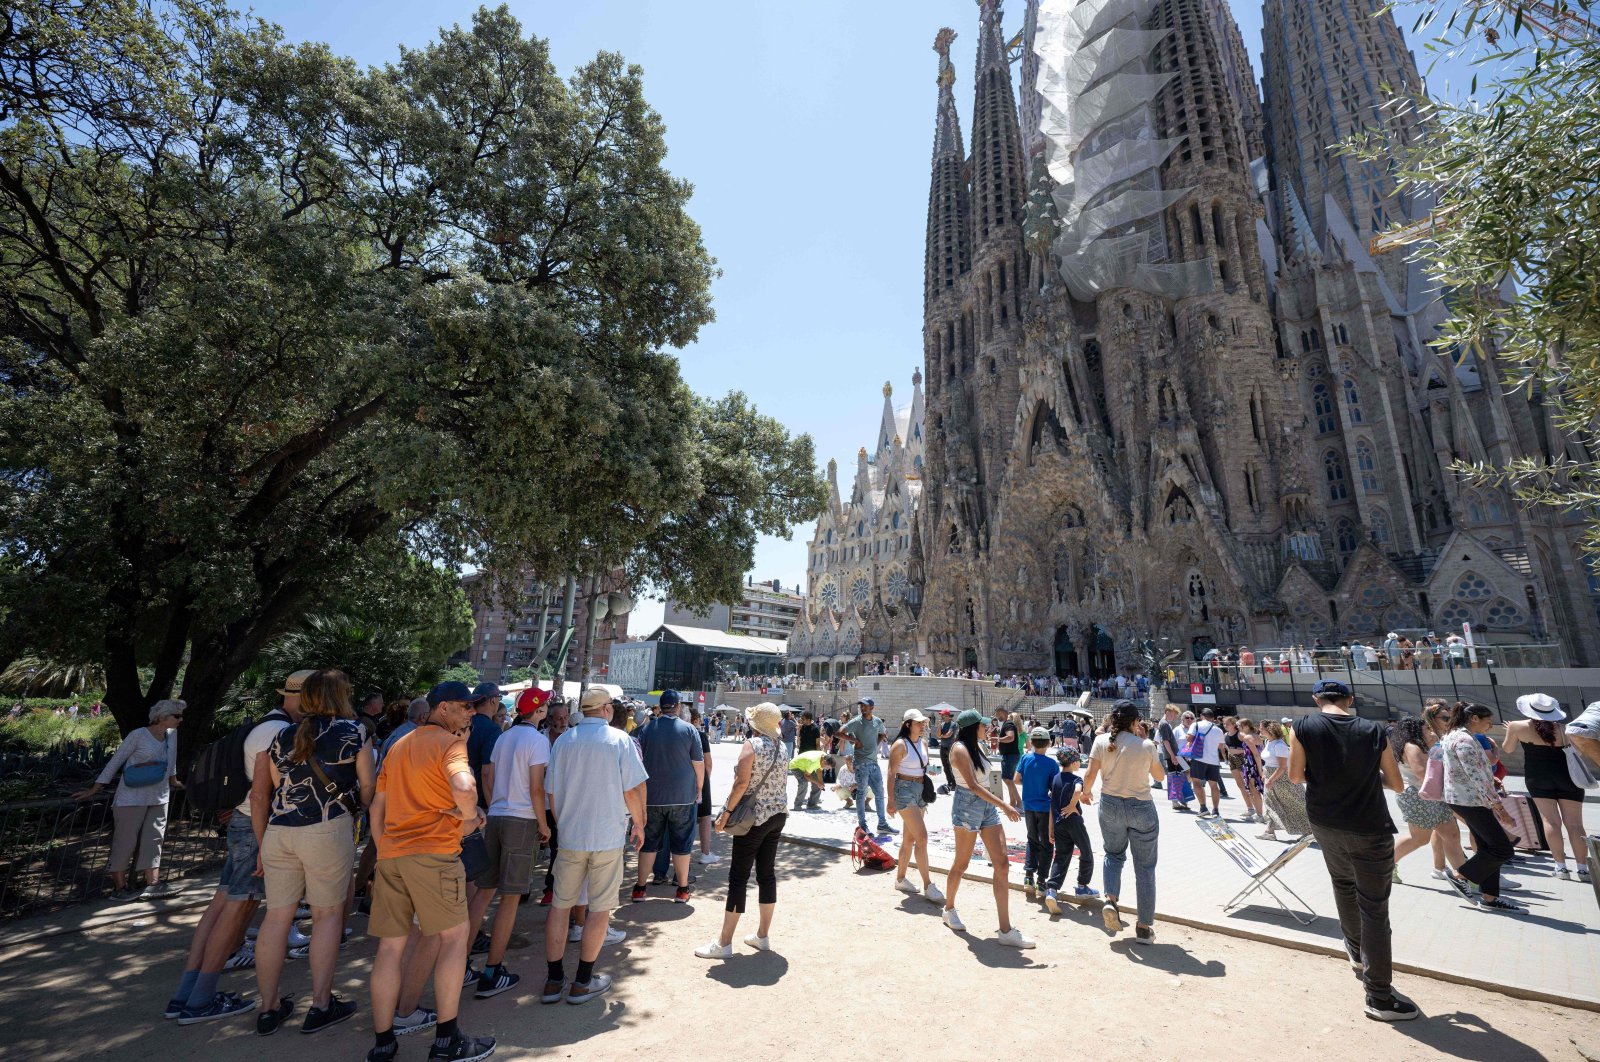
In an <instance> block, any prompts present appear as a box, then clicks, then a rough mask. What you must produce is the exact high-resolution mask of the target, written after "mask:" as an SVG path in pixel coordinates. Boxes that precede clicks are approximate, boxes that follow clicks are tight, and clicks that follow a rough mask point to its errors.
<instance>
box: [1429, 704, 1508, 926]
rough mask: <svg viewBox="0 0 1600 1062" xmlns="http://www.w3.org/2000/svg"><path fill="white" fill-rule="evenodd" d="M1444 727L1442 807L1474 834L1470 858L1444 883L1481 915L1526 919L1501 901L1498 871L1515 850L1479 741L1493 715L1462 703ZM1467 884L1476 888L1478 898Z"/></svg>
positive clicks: (1447, 715) (1449, 714) (1446, 716)
mask: <svg viewBox="0 0 1600 1062" xmlns="http://www.w3.org/2000/svg"><path fill="white" fill-rule="evenodd" d="M1440 721H1441V722H1443V723H1444V724H1445V725H1446V726H1447V727H1448V728H1449V729H1448V730H1447V731H1446V732H1445V735H1444V739H1443V741H1442V742H1440V744H1441V745H1442V746H1443V752H1444V802H1445V803H1446V804H1448V805H1450V810H1451V811H1453V812H1455V813H1456V817H1457V818H1459V819H1460V820H1461V821H1462V822H1464V823H1466V824H1467V829H1469V830H1471V831H1472V847H1473V854H1472V858H1471V859H1469V860H1467V861H1466V862H1465V863H1462V864H1461V866H1460V867H1459V868H1458V873H1456V874H1451V875H1450V876H1449V878H1448V879H1446V880H1448V881H1449V882H1450V885H1451V887H1452V888H1454V889H1455V890H1456V892H1457V893H1459V894H1460V895H1461V898H1462V899H1464V900H1466V901H1467V902H1468V903H1470V904H1472V905H1473V906H1475V907H1477V908H1478V909H1480V910H1484V911H1498V912H1500V913H1502V914H1523V913H1524V909H1523V907H1522V905H1521V904H1516V903H1512V902H1511V901H1510V900H1507V899H1505V898H1504V897H1503V896H1501V895H1500V868H1501V867H1502V866H1503V865H1505V862H1506V860H1508V859H1510V858H1511V855H1512V852H1513V849H1512V847H1511V839H1510V838H1509V837H1507V836H1506V831H1505V828H1504V827H1502V826H1501V825H1500V820H1499V819H1498V818H1497V817H1496V816H1495V811H1496V809H1498V808H1499V807H1500V794H1499V793H1498V792H1497V791H1496V790H1495V787H1494V768H1493V767H1491V766H1490V764H1489V757H1488V755H1487V754H1486V753H1485V752H1484V751H1483V746H1482V745H1480V744H1479V743H1478V737H1477V735H1479V734H1483V733H1487V732H1488V730H1489V728H1490V727H1491V726H1493V725H1494V713H1493V712H1492V711H1490V710H1489V709H1488V708H1487V707H1485V706H1484V705H1481V704H1461V703H1458V704H1456V705H1455V707H1453V708H1451V709H1448V710H1447V712H1446V713H1444V714H1443V716H1442V718H1441V720H1440ZM1469 883H1470V884H1471V885H1476V886H1477V887H1478V894H1477V895H1476V896H1474V895H1473V894H1472V890H1471V889H1470V888H1469V887H1468V886H1469Z"/></svg>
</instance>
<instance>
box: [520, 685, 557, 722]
mask: <svg viewBox="0 0 1600 1062" xmlns="http://www.w3.org/2000/svg"><path fill="white" fill-rule="evenodd" d="M549 703H550V691H549V690H541V689H540V688H539V687H537V686H533V687H530V688H529V689H525V690H523V691H522V692H521V693H519V694H517V715H519V716H523V715H532V714H533V713H534V712H537V711H538V710H539V709H540V708H543V707H544V706H545V705H547V704H549Z"/></svg>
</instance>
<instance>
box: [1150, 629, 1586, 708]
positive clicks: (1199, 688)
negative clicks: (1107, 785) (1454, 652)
mask: <svg viewBox="0 0 1600 1062" xmlns="http://www.w3.org/2000/svg"><path fill="white" fill-rule="evenodd" d="M1477 648H1478V653H1479V656H1478V661H1477V663H1476V665H1473V664H1472V663H1471V662H1467V663H1462V664H1459V665H1457V666H1451V665H1450V664H1449V663H1448V662H1447V663H1446V664H1445V666H1442V667H1427V666H1420V667H1392V666H1384V667H1379V668H1372V667H1357V666H1356V664H1355V662H1354V661H1352V660H1349V659H1340V658H1338V656H1337V653H1335V654H1333V655H1332V657H1331V658H1330V657H1329V655H1328V654H1320V655H1319V656H1318V658H1316V659H1313V661H1312V662H1311V663H1309V664H1304V663H1300V664H1289V665H1288V666H1287V667H1286V668H1285V667H1281V666H1280V667H1267V666H1265V665H1262V664H1255V665H1252V666H1249V667H1242V666H1240V665H1238V664H1234V665H1226V664H1220V663H1211V662H1206V663H1184V664H1175V665H1172V666H1171V667H1170V668H1169V670H1170V671H1171V672H1172V673H1173V678H1172V681H1171V682H1170V683H1169V684H1168V692H1169V696H1170V699H1171V701H1172V703H1174V704H1177V705H1180V706H1181V705H1186V704H1194V705H1204V704H1215V705H1217V706H1218V707H1220V708H1229V707H1236V706H1239V705H1250V706H1257V707H1284V708H1291V707H1300V708H1310V707H1312V706H1313V705H1314V704H1315V701H1314V700H1313V697H1312V692H1311V691H1312V687H1313V686H1315V685H1316V683H1317V682H1318V681H1319V680H1321V679H1325V678H1329V679H1337V680H1339V681H1340V682H1342V683H1344V684H1345V685H1346V686H1348V687H1349V688H1350V691H1351V692H1352V693H1353V694H1354V696H1355V702H1356V710H1357V711H1358V712H1359V714H1361V715H1364V716H1367V717H1368V718H1372V719H1393V718H1396V717H1399V716H1405V715H1420V714H1421V712H1422V708H1423V705H1424V704H1425V703H1426V702H1427V701H1429V700H1433V699H1436V698H1437V699H1442V700H1445V701H1449V702H1451V703H1454V702H1456V701H1473V702H1477V703H1480V704H1484V705H1488V706H1489V707H1491V708H1493V709H1495V712H1496V714H1497V716H1498V717H1499V719H1500V721H1501V722H1504V721H1505V720H1506V719H1508V718H1519V716H1518V713H1517V710H1516V699H1517V697H1519V696H1521V695H1522V694H1524V693H1533V692H1541V693H1548V694H1549V695H1550V696H1552V697H1554V698H1556V700H1558V701H1560V702H1561V703H1562V704H1563V705H1565V706H1566V707H1567V709H1568V712H1569V714H1571V715H1575V714H1577V712H1579V711H1581V710H1582V708H1583V706H1584V705H1585V704H1588V703H1590V702H1591V701H1593V700H1595V699H1597V698H1600V685H1593V686H1585V685H1583V684H1582V681H1581V678H1582V676H1584V675H1587V674H1592V673H1591V672H1570V673H1567V674H1559V673H1558V674H1556V675H1554V676H1552V675H1550V674H1548V673H1547V674H1545V675H1541V676H1539V679H1538V681H1534V680H1533V676H1530V675H1528V674H1527V673H1525V671H1524V670H1523V669H1522V668H1519V667H1513V666H1509V665H1503V664H1500V663H1498V662H1497V661H1498V660H1500V659H1503V656H1502V654H1501V650H1502V649H1506V648H1510V649H1516V648H1519V647H1516V646H1509V647H1503V646H1479V647H1477ZM1386 663H1387V662H1386ZM1530 666H1532V665H1530Z"/></svg>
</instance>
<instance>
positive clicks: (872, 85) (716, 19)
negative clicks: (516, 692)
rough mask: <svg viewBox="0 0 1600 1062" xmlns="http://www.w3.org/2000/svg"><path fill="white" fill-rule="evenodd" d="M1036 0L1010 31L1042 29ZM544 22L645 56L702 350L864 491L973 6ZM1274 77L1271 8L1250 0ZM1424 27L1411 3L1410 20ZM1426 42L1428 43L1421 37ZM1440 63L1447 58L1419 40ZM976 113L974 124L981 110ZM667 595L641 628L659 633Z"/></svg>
mask: <svg viewBox="0 0 1600 1062" xmlns="http://www.w3.org/2000/svg"><path fill="white" fill-rule="evenodd" d="M477 6H478V4H476V3H467V2H460V3H454V2H445V3H441V2H439V0H430V2H428V3H422V2H419V0H385V2H383V3H377V2H374V0H344V2H342V3H339V4H329V3H327V2H326V0H317V2H310V0H264V2H262V3H260V4H259V5H258V6H257V7H256V8H255V9H254V10H255V13H256V14H257V15H259V16H260V17H262V18H264V19H267V20H269V21H272V22H276V23H278V24H279V25H280V26H282V27H283V29H284V31H285V33H286V34H287V35H288V36H289V37H290V38H291V39H296V40H320V41H325V42H327V43H328V44H330V45H331V46H332V47H333V48H334V49H335V50H336V51H338V52H340V53H343V54H345V55H349V56H351V57H353V58H354V59H356V60H357V61H359V62H362V63H367V64H378V63H383V62H386V61H388V60H390V59H392V58H394V57H395V55H396V54H397V49H398V46H400V45H402V44H404V45H408V46H412V47H417V46H421V45H423V44H425V43H426V42H427V41H428V40H430V39H431V38H432V37H433V36H434V34H435V33H436V31H437V29H438V27H439V26H440V25H443V24H450V23H456V22H460V23H467V22H469V21H470V19H471V15H472V12H473V11H474V10H476V8H477ZM1023 7H1024V5H1023V3H1022V0H1012V2H1011V3H1010V4H1009V5H1008V8H1009V10H1008V13H1007V16H1006V28H1007V30H1008V31H1014V30H1015V29H1017V28H1020V25H1021V18H1022V11H1023ZM511 9H512V11H513V12H514V13H515V14H516V16H517V17H518V18H519V19H520V20H521V21H522V23H523V27H524V29H525V31H526V32H529V33H532V34H537V35H538V36H541V37H544V38H546V39H548V40H549V41H550V45H551V51H552V55H553V58H554V60H555V63H556V66H557V68H558V69H559V70H561V71H562V72H563V73H568V72H570V71H571V70H572V69H573V68H574V67H576V66H577V65H578V64H580V63H582V62H583V61H585V60H586V59H588V58H590V57H592V56H593V55H594V53H595V52H597V51H599V50H602V49H605V50H611V51H617V52H620V53H621V54H622V55H624V56H625V57H626V58H627V59H628V60H629V61H631V62H635V63H638V64H640V65H641V66H642V67H643V68H644V71H645V91H646V95H647V97H648V99H649V100H650V102H651V103H652V104H653V105H654V107H655V108H656V109H657V110H658V111H659V112H660V113H661V115H662V116H663V118H664V119H665V121H666V124H667V143H668V146H669V149H670V154H669V156H668V160H667V161H668V165H669V167H670V168H671V169H672V171H673V172H674V173H675V174H677V175H678V176H680V177H682V178H685V179H687V180H689V181H691V182H692V183H693V184H694V185H695V196H694V199H693V202H692V203H691V205H690V210H691V213H692V214H693V216H694V217H695V219H696V220H697V221H698V222H699V223H700V225H701V226H702V228H703V230H704V233H705V242H706V244H707V246H708V247H709V249H710V251H711V253H712V254H713V255H715V256H716V257H717V259H718V261H719V264H720V266H721V268H722V270H723V276H722V278H721V279H720V280H719V281H717V283H716V286H715V288H714V291H713V294H714V299H715V307H716V313H717V320H716V321H715V323H713V324H711V325H710V326H708V327H707V328H705V329H704V330H703V331H702V332H701V335H700V340H699V342H698V343H696V344H695V345H694V346H692V347H690V348H688V349H687V350H684V351H683V352H681V355H680V356H681V360H682V363H683V374H684V377H685V378H686V379H687V380H688V382H689V384H690V385H691V386H692V387H694V388H695V389H696V390H697V391H700V392H702V393H706V394H716V393H722V392H725V391H727V390H731V389H738V390H742V391H744V392H745V393H746V394H748V395H750V397H751V398H752V400H753V401H754V402H755V403H756V404H757V406H758V407H759V408H761V409H762V410H763V411H764V412H767V413H769V414H772V415H774V416H776V417H778V418H779V419H780V420H781V421H783V422H784V423H785V424H786V425H788V427H789V428H790V430H791V431H794V432H807V433H809V434H810V435H811V436H812V437H813V439H815V441H816V445H817V459H818V463H819V464H821V465H825V464H826V462H827V460H828V459H829V458H830V457H832V458H837V459H838V461H839V463H840V468H841V476H842V477H845V479H846V481H845V482H844V484H843V489H844V490H845V491H848V490H849V483H848V478H847V477H848V475H849V473H850V472H851V471H852V470H853V469H854V467H855V453H856V450H857V448H858V447H860V446H862V445H865V444H867V443H870V442H871V441H872V436H873V434H874V432H875V430H876V427H877V422H878V416H879V413H880V411H881V409H882V405H883V396H882V386H883V383H884V381H885V380H890V381H892V382H893V383H894V386H895V389H896V392H897V394H896V401H897V404H898V403H899V402H900V401H902V400H907V399H908V398H909V394H910V387H911V374H912V371H913V369H915V368H916V367H918V366H919V365H920V363H921V358H922V355H921V350H922V340H921V328H922V243H923V229H924V223H925V213H926V209H927V190H928V162H929V155H930V150H931V145H932V141H933V119H934V104H935V98H936V89H935V86H934V76H935V73H936V69H937V68H936V63H937V59H936V57H935V55H934V53H933V51H932V46H933V38H934V35H935V33H937V31H938V30H939V28H940V27H941V26H945V25H949V26H951V27H953V28H955V29H956V31H957V32H958V33H959V34H960V37H959V39H958V40H957V42H956V46H955V60H956V69H957V72H958V75H959V81H958V82H957V85H956V92H957V97H958V99H960V100H961V101H962V105H963V110H964V111H966V110H968V109H970V98H971V86H972V63H973V55H974V51H973V49H974V45H975V38H976V34H977V6H976V4H974V3H973V2H972V0H915V2H913V0H876V2H872V3H863V2H861V0H853V2H844V0H807V3H805V4H803V5H797V4H775V3H749V2H744V3H732V2H727V0H696V2H693V3H686V2H679V3H662V2H660V0H655V2H648V0H582V2H579V3H571V2H567V3H549V2H543V0H539V2H534V0H513V2H512V3H511ZM1233 10H1234V15H1235V17H1236V18H1237V19H1238V20H1239V23H1240V28H1241V30H1242V32H1243V34H1244V38H1245V42H1246V46H1247V47H1248V49H1249V51H1250V54H1251V63H1252V65H1253V66H1254V67H1255V68H1256V72H1257V75H1258V76H1259V74H1260V51H1261V43H1260V42H1261V10H1260V7H1259V5H1258V4H1256V3H1246V4H1241V3H1237V2H1236V3H1234V5H1233ZM1402 19H1403V24H1405V25H1407V26H1408V27H1409V23H1410V19H1409V18H1407V17H1404V16H1402ZM1413 47H1414V48H1415V47H1416V44H1415V43H1414V44H1413ZM1419 59H1422V60H1423V61H1424V62H1426V59H1425V58H1424V57H1422V56H1421V54H1420V52H1419ZM963 129H964V130H965V131H966V132H968V133H970V130H971V123H970V120H966V121H964V125H963ZM809 537H810V528H809V527H801V528H797V529H796V530H795V534H794V538H793V539H792V540H790V541H784V540H781V539H773V540H769V541H764V542H763V543H762V544H761V547H760V549H759V550H758V552H757V556H756V567H755V572H754V574H755V575H756V577H757V578H763V579H772V578H779V579H782V580H783V581H784V583H786V584H795V583H798V582H801V581H803V579H804V575H805V565H806V548H805V542H806V540H807V539H808V538H809ZM659 616H660V606H659V605H655V606H650V605H644V606H642V607H641V609H640V610H639V612H638V613H636V615H635V619H634V622H633V623H632V624H631V626H632V629H633V630H634V631H635V632H640V633H647V632H648V630H649V629H651V628H652V627H653V626H654V625H655V623H656V622H658V620H659Z"/></svg>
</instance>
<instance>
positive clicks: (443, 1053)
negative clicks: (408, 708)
mask: <svg viewBox="0 0 1600 1062" xmlns="http://www.w3.org/2000/svg"><path fill="white" fill-rule="evenodd" d="M471 698H472V691H471V690H469V689H468V688H467V686H466V683H463V682H441V683H439V684H438V685H437V686H435V687H434V688H433V689H431V690H429V691H428V704H429V705H430V706H431V707H432V711H431V712H430V713H429V715H428V721H427V722H426V723H424V724H423V725H421V726H419V727H417V729H415V730H413V731H412V732H411V733H409V734H407V735H406V736H405V737H403V738H401V739H400V740H399V741H398V742H396V743H395V745H394V747H393V748H391V749H390V750H389V754H388V755H387V756H385V757H384V761H383V769H382V771H380V772H379V774H378V792H377V796H375V797H374V798H373V801H372V809H371V821H372V843H373V844H375V845H377V846H378V863H377V869H376V870H375V871H374V874H373V881H372V914H371V917H370V919H369V920H368V923H367V931H368V932H369V933H371V934H372V935H373V936H375V937H377V938H378V954H377V957H376V958H375V959H374V960H373V963H372V1028H373V1031H374V1033H375V1034H376V1037H377V1045H376V1046H375V1047H374V1048H373V1049H372V1053H371V1054H369V1055H368V1056H367V1057H368V1058H369V1059H376V1060H379V1062H383V1060H387V1059H392V1058H394V1057H395V1054H396V1052H397V1051H398V1044H397V1042H396V1040H395V1034H394V1018H395V1007H396V1006H397V1005H398V1003H399V1000H400V982H401V975H402V972H401V958H402V956H403V955H404V953H405V948H406V940H407V938H408V937H409V936H410V935H411V930H412V920H413V918H415V920H416V922H417V923H418V925H419V926H420V929H421V932H422V934H423V935H425V936H434V935H437V937H438V942H439V956H438V958H437V959H436V960H435V962H434V966H433V996H434V1006H435V1007H437V1008H438V1022H439V1024H438V1027H437V1028H436V1029H435V1036H434V1051H433V1052H432V1053H431V1054H430V1057H440V1058H449V1059H459V1060H467V1059H479V1058H485V1057H487V1056H488V1054H489V1053H490V1052H492V1051H493V1050H494V1040H493V1039H492V1038H489V1037H472V1036H466V1035H464V1034H462V1032H461V1030H460V1029H459V1028H458V1027H457V1025H456V1017H457V1014H458V1013H459V1010H460V1006H461V985H462V980H463V977H464V976H465V974H466V970H467V949H468V945H469V944H470V943H471V942H470V941H469V940H468V925H467V875H466V869H465V868H464V867H463V866H462V865H461V838H462V837H464V836H466V835H467V834H470V833H472V832H473V831H474V830H478V829H481V828H482V826H483V812H482V810H481V809H480V808H479V807H478V787H477V784H476V783H475V782H474V781H473V778H472V769H471V767H470V766H469V765H468V763H467V742H466V738H465V737H464V736H463V735H464V734H465V733H466V730H467V726H468V724H469V723H470V721H471V718H472V705H471Z"/></svg>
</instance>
